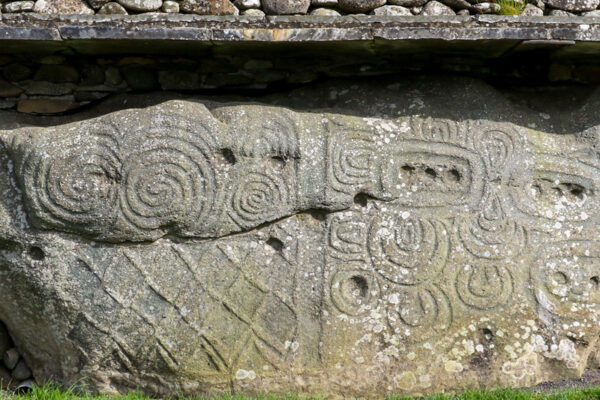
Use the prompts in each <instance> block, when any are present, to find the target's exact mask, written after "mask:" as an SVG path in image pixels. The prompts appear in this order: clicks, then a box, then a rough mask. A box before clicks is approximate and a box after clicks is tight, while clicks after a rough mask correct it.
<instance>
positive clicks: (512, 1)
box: [495, 0, 527, 15]
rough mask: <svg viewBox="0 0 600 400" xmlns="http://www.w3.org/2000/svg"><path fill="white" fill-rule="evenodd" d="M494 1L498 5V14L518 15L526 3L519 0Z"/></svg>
mask: <svg viewBox="0 0 600 400" xmlns="http://www.w3.org/2000/svg"><path fill="white" fill-rule="evenodd" d="M495 3H496V4H498V5H499V6H500V11H499V12H498V14H500V15H520V14H521V13H522V12H523V10H524V9H525V6H526V5H527V4H526V3H525V1H519V0H495Z"/></svg>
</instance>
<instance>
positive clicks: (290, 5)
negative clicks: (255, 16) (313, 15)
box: [262, 0, 310, 15]
mask: <svg viewBox="0 0 600 400" xmlns="http://www.w3.org/2000/svg"><path fill="white" fill-rule="evenodd" d="M308 7H310V0H262V8H263V11H264V12H265V13H266V14H268V15H289V14H306V12H307V11H308Z"/></svg>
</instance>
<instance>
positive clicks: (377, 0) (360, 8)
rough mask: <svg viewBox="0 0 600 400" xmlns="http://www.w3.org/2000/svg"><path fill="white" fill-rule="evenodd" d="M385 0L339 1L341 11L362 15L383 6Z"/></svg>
mask: <svg viewBox="0 0 600 400" xmlns="http://www.w3.org/2000/svg"><path fill="white" fill-rule="evenodd" d="M385 2H386V0H339V1H338V5H339V7H340V8H341V9H342V10H343V11H348V12H359V13H364V12H368V11H371V10H374V9H375V8H377V7H381V6H382V5H384V4H385Z"/></svg>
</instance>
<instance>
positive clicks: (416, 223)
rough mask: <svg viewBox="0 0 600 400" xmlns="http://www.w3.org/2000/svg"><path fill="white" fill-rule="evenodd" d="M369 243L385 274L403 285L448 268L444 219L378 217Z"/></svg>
mask: <svg viewBox="0 0 600 400" xmlns="http://www.w3.org/2000/svg"><path fill="white" fill-rule="evenodd" d="M368 246H369V254H370V256H371V260H372V261H373V265H374V266H375V268H376V270H377V271H378V272H379V273H380V274H381V275H382V276H384V277H385V278H387V279H389V280H390V281H392V282H395V283H399V284H402V285H416V284H418V283H421V282H424V281H426V280H429V279H430V278H432V277H434V276H435V275H437V274H438V273H439V272H440V271H441V270H442V269H443V268H444V266H445V265H446V261H447V258H448V251H449V238H448V233H447V231H446V228H445V227H444V224H443V223H442V222H440V221H435V220H431V221H430V220H428V219H425V218H420V217H411V216H406V215H402V214H400V215H398V214H390V215H384V216H382V217H378V218H375V220H374V222H373V224H372V225H371V229H370V231H369V243H368Z"/></svg>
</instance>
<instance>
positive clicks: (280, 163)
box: [271, 156, 287, 169]
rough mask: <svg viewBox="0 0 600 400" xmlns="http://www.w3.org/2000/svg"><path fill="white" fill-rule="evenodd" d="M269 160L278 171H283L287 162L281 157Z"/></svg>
mask: <svg viewBox="0 0 600 400" xmlns="http://www.w3.org/2000/svg"><path fill="white" fill-rule="evenodd" d="M271 160H272V161H273V163H274V164H275V166H277V167H278V168H280V169H283V168H284V167H285V164H286V162H287V160H286V159H285V158H284V157H282V156H273V157H271Z"/></svg>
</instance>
